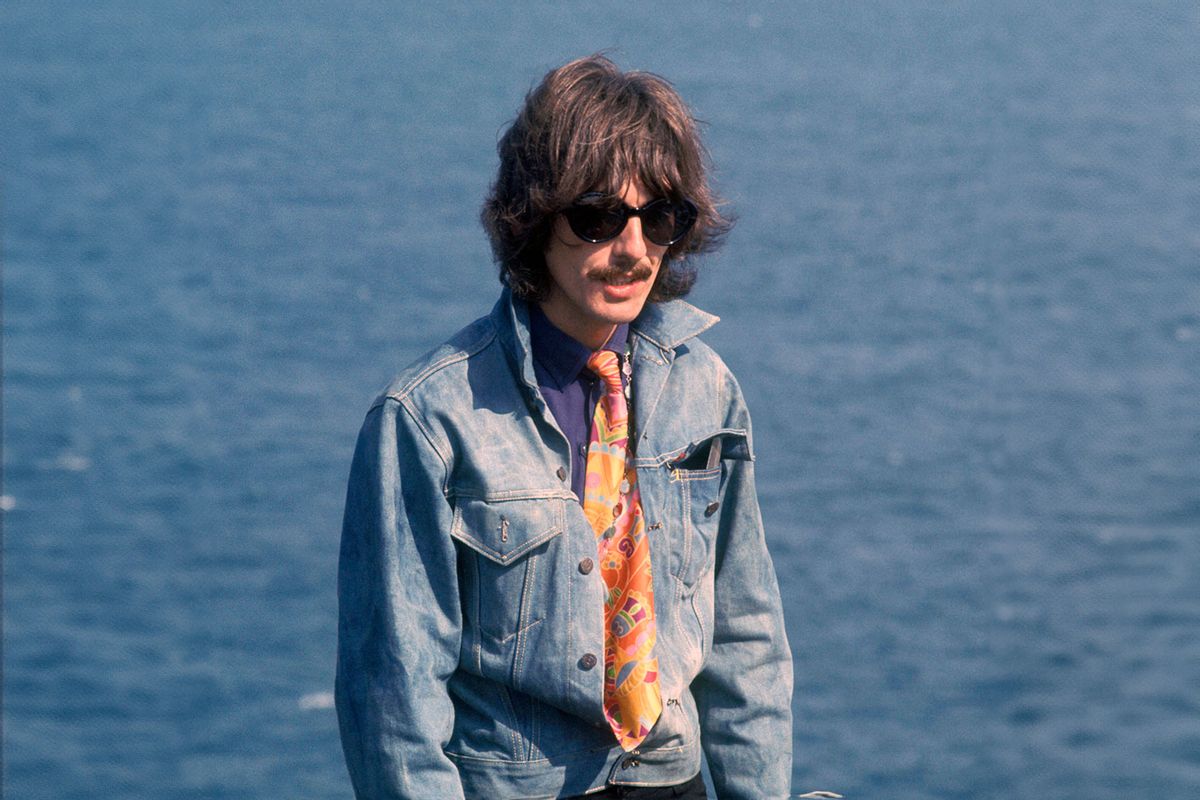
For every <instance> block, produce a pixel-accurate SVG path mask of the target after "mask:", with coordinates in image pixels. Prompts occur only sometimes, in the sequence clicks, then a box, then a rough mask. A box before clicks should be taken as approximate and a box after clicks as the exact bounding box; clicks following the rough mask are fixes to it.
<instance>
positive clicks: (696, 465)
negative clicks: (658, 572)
mask: <svg viewBox="0 0 1200 800" xmlns="http://www.w3.org/2000/svg"><path fill="white" fill-rule="evenodd" d="M750 459H751V454H750V445H749V439H748V437H747V435H746V432H745V431H743V430H721V431H717V432H715V433H713V434H711V435H709V436H704V437H702V438H700V439H697V440H696V441H694V442H692V443H690V444H688V445H687V446H686V447H684V448H682V449H681V450H680V451H678V452H677V453H676V454H675V455H673V456H672V457H671V458H670V459H669V460H668V462H667V469H668V475H669V481H670V484H671V485H672V486H673V487H675V490H676V492H677V497H678V498H679V502H680V503H681V506H682V514H681V516H682V518H683V527H684V528H686V531H685V532H684V533H683V535H681V537H680V541H679V550H680V552H679V553H678V554H677V561H676V563H677V564H678V567H677V573H676V577H678V578H679V579H680V580H681V581H683V583H684V585H685V586H689V587H690V586H694V585H695V584H696V582H697V581H699V580H700V578H702V577H703V576H704V574H705V573H706V572H708V570H709V569H710V568H711V567H712V565H713V561H714V558H715V555H716V543H717V536H718V534H719V533H720V529H721V520H722V519H726V518H729V516H730V514H731V513H732V511H733V509H726V508H723V502H724V494H725V479H726V477H727V475H728V470H729V465H730V462H732V461H748V460H750Z"/></svg>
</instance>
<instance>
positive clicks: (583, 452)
mask: <svg viewBox="0 0 1200 800" xmlns="http://www.w3.org/2000/svg"><path fill="white" fill-rule="evenodd" d="M579 455H581V456H583V457H584V458H587V445H586V444H581V445H579Z"/></svg>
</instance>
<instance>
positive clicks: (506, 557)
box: [450, 497, 565, 565]
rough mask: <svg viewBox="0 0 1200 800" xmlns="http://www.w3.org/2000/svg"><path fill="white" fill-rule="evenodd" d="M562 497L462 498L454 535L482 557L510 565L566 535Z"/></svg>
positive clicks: (456, 514)
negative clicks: (544, 544) (497, 500)
mask: <svg viewBox="0 0 1200 800" xmlns="http://www.w3.org/2000/svg"><path fill="white" fill-rule="evenodd" d="M564 523H565V505H564V501H563V499H562V498H561V497H539V498H537V499H531V500H504V501H499V502H496V501H487V500H481V499H477V498H472V497H459V498H458V501H457V503H456V504H455V506H454V524H453V526H452V527H451V528H450V535H451V536H453V537H454V538H455V539H457V540H459V541H460V542H462V543H463V544H465V545H466V546H467V547H470V548H471V549H472V550H474V551H475V552H477V553H479V554H480V555H481V556H483V557H485V558H487V559H489V560H491V561H495V562H496V563H497V564H500V565H508V564H511V563H513V562H514V561H516V560H517V559H519V558H521V557H522V556H524V555H525V554H527V553H528V552H529V551H531V550H533V549H534V548H535V547H537V546H539V545H541V544H543V543H544V542H548V541H550V540H551V539H553V538H554V537H555V536H557V535H559V534H560V533H562V532H563V528H564Z"/></svg>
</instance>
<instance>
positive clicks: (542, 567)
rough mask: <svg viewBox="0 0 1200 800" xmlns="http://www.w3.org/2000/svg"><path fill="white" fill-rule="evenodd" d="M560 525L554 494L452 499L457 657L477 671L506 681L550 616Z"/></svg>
mask: <svg viewBox="0 0 1200 800" xmlns="http://www.w3.org/2000/svg"><path fill="white" fill-rule="evenodd" d="M564 527H565V503H564V500H563V499H562V498H559V497H549V498H547V497H536V498H523V499H505V500H499V501H494V500H484V499H478V498H472V497H459V498H458V499H457V500H456V502H455V505H454V523H453V526H452V527H451V529H450V535H451V536H452V537H454V539H455V540H457V541H458V542H459V543H460V545H462V547H461V548H460V550H459V569H460V581H461V585H460V591H461V593H462V594H461V600H462V611H463V633H464V641H463V656H464V657H466V658H469V659H470V661H471V662H474V666H475V668H476V670H477V671H478V672H479V674H482V675H485V676H487V677H493V678H498V679H506V678H510V677H512V676H514V675H515V674H517V673H519V671H520V666H521V664H520V657H521V654H522V653H523V652H524V650H525V648H524V647H523V644H524V642H525V640H526V639H527V638H528V637H529V636H530V634H531V631H533V630H534V629H535V628H536V627H537V626H538V625H539V623H541V622H542V621H543V620H544V619H546V618H548V617H550V616H552V615H553V613H554V610H555V609H554V608H553V605H554V601H553V598H552V597H551V596H550V595H552V593H551V592H549V591H548V590H547V588H546V587H548V586H550V585H551V581H552V580H553V574H554V572H555V571H556V568H555V562H556V559H555V557H554V556H555V552H556V550H555V545H556V540H557V539H559V538H560V537H561V534H562V532H563V530H564Z"/></svg>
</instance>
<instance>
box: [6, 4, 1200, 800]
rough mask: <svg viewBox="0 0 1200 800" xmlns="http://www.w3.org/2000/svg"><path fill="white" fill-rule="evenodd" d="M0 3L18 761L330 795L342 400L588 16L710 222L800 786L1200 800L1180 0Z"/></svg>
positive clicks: (341, 794)
mask: <svg viewBox="0 0 1200 800" xmlns="http://www.w3.org/2000/svg"><path fill="white" fill-rule="evenodd" d="M440 6H441V4H414V3H384V2H350V3H315V2H297V3H279V2H265V3H235V2H210V3H192V2H181V1H180V0H159V1H157V2H150V1H149V0H147V1H146V2H119V1H117V0H95V1H94V2H87V3H81V2H60V1H59V0H41V1H38V2H23V1H21V0H5V2H3V3H0V265H2V269H3V315H4V320H3V333H4V339H3V417H4V419H3V434H4V439H3V445H4V447H3V464H4V474H3V489H2V498H0V508H2V509H3V526H4V527H3V537H4V538H3V545H4V560H3V604H4V617H3V623H4V653H3V692H4V694H3V740H4V741H3V756H4V797H6V798H13V800H40V799H41V798H46V799H49V798H54V800H71V799H73V798H117V799H119V798H189V799H196V800H199V799H200V798H213V799H214V800H215V799H216V798H262V799H264V800H265V799H266V798H349V797H350V795H351V792H350V787H349V781H348V778H347V776H346V773H345V768H344V765H343V763H342V755H341V750H340V746H339V742H338V737H337V731H336V722H335V717H334V711H333V708H332V696H331V694H330V693H331V690H332V682H333V670H334V643H335V630H334V628H335V618H336V602H335V596H334V578H335V562H336V554H337V545H338V535H339V526H340V518H341V506H342V499H343V493H344V487H345V478H346V474H347V470H348V466H349V459H350V454H351V448H352V445H353V442H354V436H355V433H356V431H357V428H358V426H359V424H360V422H361V420H362V416H363V414H364V412H365V411H366V408H367V405H368V403H369V401H370V399H371V398H372V397H373V396H374V394H375V392H376V391H377V390H378V389H379V388H380V387H381V386H382V385H383V384H384V383H385V382H386V381H387V379H388V378H389V377H390V376H391V375H392V374H393V373H395V372H396V371H398V370H399V369H400V368H401V367H402V366H403V365H404V364H406V363H407V362H409V361H410V360H412V359H414V358H415V357H417V356H418V355H420V354H421V353H422V352H423V351H425V350H426V349H428V348H429V347H431V346H433V345H435V344H436V343H438V342H440V341H441V340H442V339H444V338H445V337H447V336H448V335H450V334H451V333H452V332H453V331H454V330H456V329H457V328H458V327H460V326H461V325H463V324H465V323H466V322H467V321H469V320H471V319H474V318H475V317H477V316H479V315H481V314H483V313H485V312H486V311H487V310H488V309H489V308H490V306H491V304H492V302H493V301H494V299H495V296H496V294H497V292H498V289H499V285H498V283H497V281H496V277H495V270H494V268H493V266H492V265H491V262H490V255H489V251H488V247H487V243H486V240H485V238H484V235H483V233H482V231H481V229H480V227H479V224H478V222H477V215H478V208H479V204H480V201H481V199H482V197H483V194H484V192H485V191H486V188H487V185H488V182H489V180H490V177H491V174H492V171H493V170H494V167H495V152H494V148H495V142H496V139H497V136H498V134H499V132H500V131H501V130H502V128H503V126H504V125H505V124H506V123H507V122H508V121H509V120H510V119H511V118H512V116H513V114H514V112H515V110H516V109H517V107H518V105H519V104H520V102H521V100H522V98H523V96H524V94H525V92H526V91H528V90H529V89H530V88H531V87H532V86H533V85H534V83H535V82H536V81H537V80H538V79H539V78H540V77H541V75H542V74H543V73H544V72H545V71H546V70H547V69H549V68H550V67H552V66H555V65H557V64H559V63H561V62H563V61H565V60H567V59H569V58H572V57H575V56H578V55H583V54H586V53H590V52H593V51H597V50H601V49H607V50H608V51H609V53H610V54H611V55H612V57H613V58H614V59H615V60H616V61H617V62H618V63H620V64H621V65H622V66H626V67H637V68H642V69H648V70H652V71H655V72H659V73H661V74H663V75H666V76H667V77H669V78H670V79H671V80H672V81H674V82H675V84H676V85H677V86H678V87H679V89H680V90H681V91H682V93H683V94H684V96H685V97H686V98H687V99H688V100H689V101H690V102H691V103H692V105H693V107H694V109H695V111H696V113H697V115H698V116H699V117H700V118H701V119H703V120H704V121H705V123H706V126H705V135H706V137H707V141H708V144H709V146H710V149H711V153H712V158H713V163H714V165H715V171H714V176H715V181H716V184H717V186H718V188H719V190H720V191H721V192H722V193H723V194H724V196H725V197H726V198H727V199H728V200H729V201H730V205H731V208H732V209H733V210H734V211H735V212H736V213H737V214H738V216H739V217H740V223H739V225H738V227H737V228H736V230H735V232H734V234H733V236H732V237H731V238H730V240H729V242H728V245H727V247H726V248H725V249H724V250H723V251H722V252H721V253H719V254H717V255H715V256H712V257H710V258H709V259H708V260H707V261H706V262H704V264H703V267H702V271H703V275H702V278H701V281H700V283H699V285H698V287H697V289H696V290H695V292H694V293H693V297H692V299H693V301H694V302H695V303H696V304H697V305H700V306H701V307H703V308H706V309H708V310H710V311H713V312H714V313H717V314H719V315H721V317H722V318H723V322H722V323H721V324H720V325H718V326H717V327H716V328H715V329H714V330H713V331H712V332H711V333H710V334H709V335H708V336H707V339H708V341H709V342H710V343H711V344H713V345H714V346H715V347H716V348H717V349H718V350H719V351H720V352H721V353H722V354H723V355H724V356H725V358H726V360H727V362H728V363H729V364H730V365H731V367H732V368H733V369H734V371H735V372H736V374H737V375H738V376H739V378H740V381H741V383H742V386H743V389H744V390H745V394H746V396H747V399H748V402H749V403H750V407H751V411H752V413H753V414H754V419H755V441H756V448H757V454H758V459H759V461H758V467H757V474H758V479H759V481H760V484H759V489H760V494H761V503H762V511H763V515H764V518H765V520H766V523H767V526H768V537H769V543H770V545H771V547H772V549H773V552H774V555H775V565H776V569H777V571H778V575H779V580H780V584H781V587H782V590H783V594H784V597H785V603H786V612H787V618H788V631H789V636H790V639H791V642H792V645H793V648H794V652H795V667H796V676H797V680H796V692H795V697H794V701H793V706H794V709H795V715H796V727H795V739H794V753H795V771H794V780H795V783H794V785H795V788H796V791H798V792H799V791H808V790H812V789H826V790H832V791H837V792H840V793H841V794H843V795H845V796H846V797H847V798H851V800H866V799H867V798H888V799H889V800H918V799H919V800H929V799H930V798H985V799H987V798H1005V799H1007V798H1053V799H1054V800H1074V799H1076V798H1078V799H1079V800H1084V798H1086V799H1087V800H1092V799H1093V798H1118V797H1120V798H1125V797H1144V798H1155V799H1156V800H1186V799H1188V798H1195V797H1200V57H1198V56H1197V53H1200V46H1198V43H1200V10H1198V6H1197V5H1196V4H1195V3H1192V2H1184V1H1183V0H1179V1H1178V2H1146V3H1137V4H1133V3H1129V4H1125V3H1104V2H1072V3H1027V2H989V3H982V2H966V3H954V4H944V3H932V2H909V3H901V2H884V3H862V4H859V3H854V4H850V3H845V4H843V3H828V4H800V3H770V4H762V5H758V4H742V3H729V2H716V1H715V0H705V1H702V2H692V3H686V4H685V3H665V4H636V5H635V4H620V3H613V2H596V3H588V4H583V3H548V2H543V3H533V2H531V3H521V4H516V3H514V4H500V3H495V4H493V3H483V2H474V3H463V4H454V5H451V4H446V7H445V8H443V7H440Z"/></svg>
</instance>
